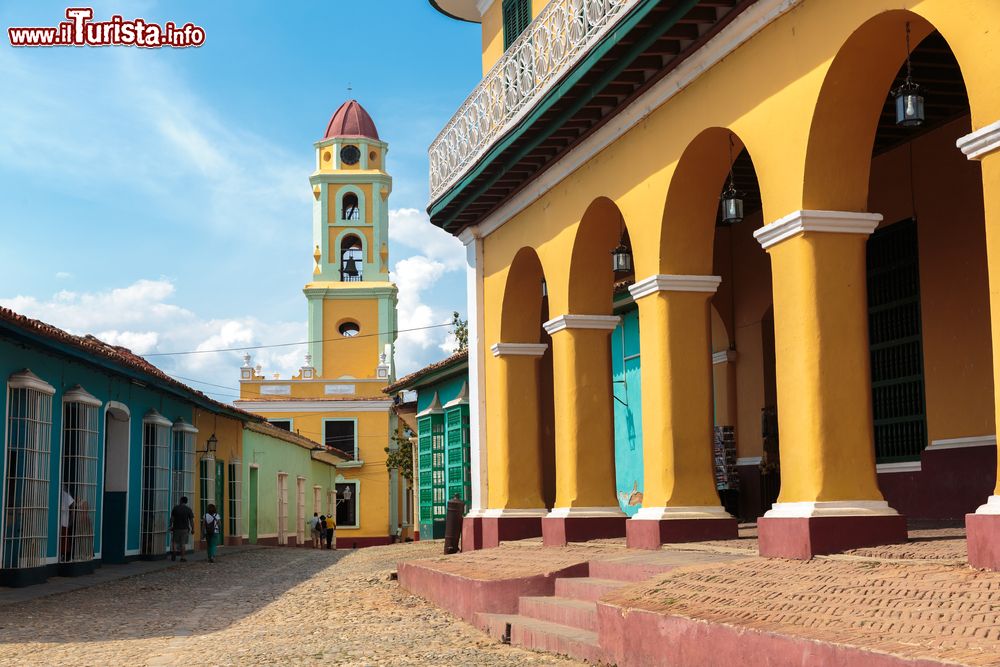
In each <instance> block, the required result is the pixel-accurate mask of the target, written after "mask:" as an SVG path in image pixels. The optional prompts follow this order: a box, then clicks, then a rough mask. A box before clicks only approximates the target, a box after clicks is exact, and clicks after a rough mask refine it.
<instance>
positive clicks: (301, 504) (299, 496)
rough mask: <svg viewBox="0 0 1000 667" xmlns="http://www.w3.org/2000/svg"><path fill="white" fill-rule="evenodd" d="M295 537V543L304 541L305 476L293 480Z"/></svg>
mask: <svg viewBox="0 0 1000 667" xmlns="http://www.w3.org/2000/svg"><path fill="white" fill-rule="evenodd" d="M295 520H296V521H295V524H296V525H295V537H296V542H295V543H296V544H304V543H305V541H306V478H305V477H298V478H296V480H295Z"/></svg>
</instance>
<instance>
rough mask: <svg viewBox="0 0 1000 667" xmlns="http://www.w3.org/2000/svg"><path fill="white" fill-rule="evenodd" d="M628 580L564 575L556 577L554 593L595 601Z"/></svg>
mask: <svg viewBox="0 0 1000 667" xmlns="http://www.w3.org/2000/svg"><path fill="white" fill-rule="evenodd" d="M627 585H628V582H626V581H619V580H616V579H599V578H597V577H564V578H560V579H556V591H555V593H556V595H557V596H558V597H563V598H571V599H573V600H583V601H584V602H596V601H597V600H599V599H600V598H601V597H602V596H603V595H604V594H605V593H609V592H611V591H614V590H617V589H619V588H621V587H623V586H627Z"/></svg>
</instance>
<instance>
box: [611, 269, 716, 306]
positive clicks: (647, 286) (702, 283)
mask: <svg viewBox="0 0 1000 667" xmlns="http://www.w3.org/2000/svg"><path fill="white" fill-rule="evenodd" d="M721 282H722V278H720V277H719V276H684V275H668V274H663V273H660V274H656V275H653V276H650V277H648V278H643V279H642V280H640V281H639V282H637V283H635V284H634V285H630V286H629V288H628V291H629V293H630V294H631V295H632V298H633V299H636V300H639V299H641V298H642V297H644V296H649V295H650V294H656V293H657V292H705V293H707V294H715V292H716V291H718V289H719V283H721Z"/></svg>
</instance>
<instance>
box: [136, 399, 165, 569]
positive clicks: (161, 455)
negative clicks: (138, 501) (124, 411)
mask: <svg viewBox="0 0 1000 667" xmlns="http://www.w3.org/2000/svg"><path fill="white" fill-rule="evenodd" d="M171 426H173V424H171V423H170V421H169V420H167V419H165V418H164V417H163V416H162V415H161V414H160V413H158V412H156V411H155V410H150V411H149V413H147V414H146V416H145V417H144V418H143V420H142V509H141V513H140V524H139V534H140V541H139V554H140V555H142V556H158V555H160V554H164V553H166V551H167V517H168V514H169V512H170V428H171Z"/></svg>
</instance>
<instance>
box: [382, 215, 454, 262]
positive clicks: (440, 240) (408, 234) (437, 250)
mask: <svg viewBox="0 0 1000 667" xmlns="http://www.w3.org/2000/svg"><path fill="white" fill-rule="evenodd" d="M389 240H390V241H393V242H395V243H400V244H402V245H404V246H406V247H408V248H410V249H412V250H415V251H417V252H418V253H420V254H421V255H423V256H424V257H426V258H428V259H432V260H434V261H437V262H440V263H441V264H444V266H445V268H446V269H447V270H449V271H451V270H458V269H462V268H465V246H463V245H462V242H461V241H459V240H458V239H457V238H455V237H454V236H452V235H451V234H449V233H448V232H445V231H442V230H441V228H440V227H435V226H434V225H432V224H431V222H430V219H429V218H428V217H427V214H426V213H424V212H423V211H418V210H417V209H415V208H398V209H393V210H390V211H389Z"/></svg>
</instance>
